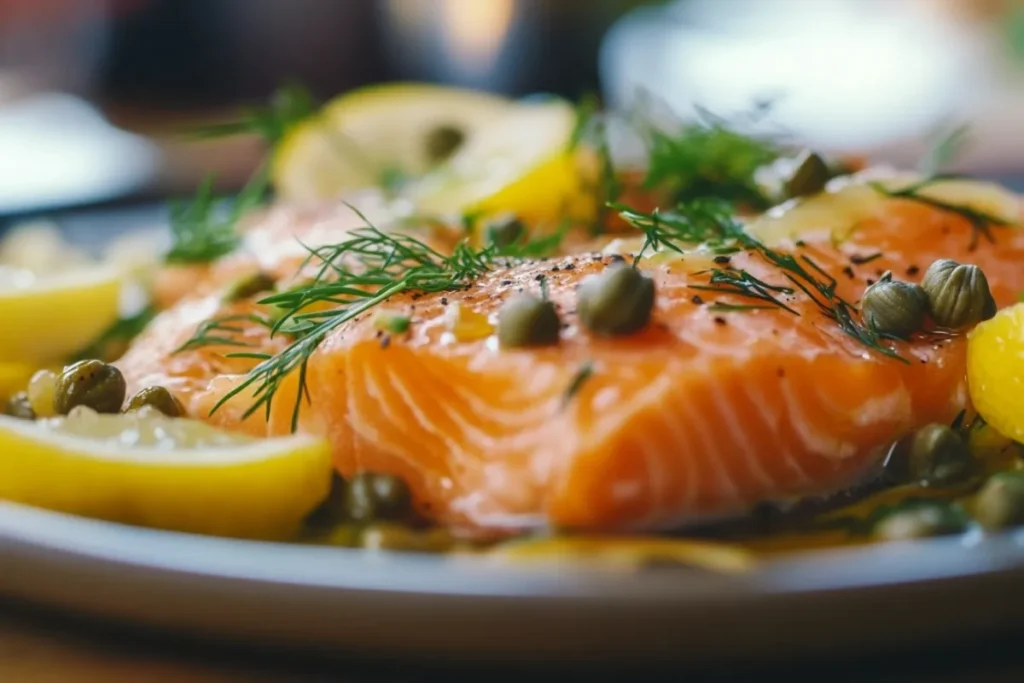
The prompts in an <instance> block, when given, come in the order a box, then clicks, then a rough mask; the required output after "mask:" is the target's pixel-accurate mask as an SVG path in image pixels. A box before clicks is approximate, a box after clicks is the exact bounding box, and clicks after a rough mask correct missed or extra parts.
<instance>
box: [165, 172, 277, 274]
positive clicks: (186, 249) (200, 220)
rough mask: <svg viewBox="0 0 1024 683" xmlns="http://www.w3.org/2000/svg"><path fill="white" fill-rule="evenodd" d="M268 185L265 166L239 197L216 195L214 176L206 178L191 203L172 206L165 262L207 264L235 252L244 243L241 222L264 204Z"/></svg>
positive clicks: (247, 184)
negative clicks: (241, 236)
mask: <svg viewBox="0 0 1024 683" xmlns="http://www.w3.org/2000/svg"><path fill="white" fill-rule="evenodd" d="M268 182H269V181H268V173H267V170H266V167H262V168H260V169H259V170H258V171H257V172H256V173H255V174H254V175H253V177H252V178H251V179H250V180H249V182H248V183H246V186H245V187H244V188H242V191H241V192H239V194H238V196H236V197H234V198H232V199H227V198H223V197H217V196H216V195H215V193H214V188H213V183H214V179H213V176H212V175H207V176H206V178H205V179H204V180H203V182H202V183H200V184H199V189H198V190H197V191H196V196H195V198H194V199H193V200H192V201H191V202H189V203H187V204H172V205H171V207H170V227H171V248H170V250H169V251H168V252H167V254H166V256H165V257H164V258H165V260H166V262H167V263H178V264H188V263H208V262H210V261H214V260H216V259H218V258H220V257H221V256H224V255H225V254H228V253H230V252H232V251H233V250H234V249H235V247H237V246H238V244H239V242H240V240H241V238H240V236H239V234H238V232H237V230H236V226H237V224H238V221H239V220H240V219H241V217H242V216H243V215H244V214H246V213H248V212H249V211H251V210H252V209H254V208H256V207H257V206H259V205H260V204H262V203H263V201H264V198H265V196H266V192H267V186H268ZM225 204H226V205H227V211H226V212H225V210H224V209H225Z"/></svg>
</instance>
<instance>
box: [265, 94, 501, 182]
mask: <svg viewBox="0 0 1024 683" xmlns="http://www.w3.org/2000/svg"><path fill="white" fill-rule="evenodd" d="M510 104H511V102H510V100H507V99H505V98H503V97H498V96H496V95H491V94H488V93H483V92H477V91H473V90H466V89H462V88H452V87H445V86H436V85H428V84H417V83H395V84H389V85H382V86H373V87H368V88H362V89H359V90H355V91H353V92H350V93H347V94H345V95H341V96H339V97H337V98H335V99H334V100H332V101H331V102H328V103H327V104H326V105H325V106H324V108H323V109H322V110H321V112H320V114H319V115H318V116H315V117H313V118H311V119H308V120H307V121H305V122H303V123H302V124H300V125H298V126H296V127H295V128H294V129H292V131H291V132H290V133H289V134H288V135H286V136H285V138H284V139H283V140H282V141H281V143H280V144H279V145H278V147H277V149H276V150H275V153H274V158H273V162H272V165H271V178H272V180H273V183H274V187H275V189H276V190H277V192H278V194H279V195H280V196H281V197H282V198H284V199H291V200H299V201H302V200H314V199H329V198H333V197H337V196H339V195H340V194H342V193H344V192H346V191H348V190H354V189H359V188H365V187H376V186H378V185H380V184H381V183H382V182H384V181H385V180H386V179H387V178H388V177H389V176H391V177H395V176H399V177H410V178H411V177H416V176H419V175H422V174H423V173H425V172H426V171H427V170H429V169H430V168H431V167H432V166H433V165H436V163H437V162H438V161H439V159H438V158H437V155H438V153H440V152H451V151H454V150H455V149H457V148H458V146H459V145H460V144H463V143H464V141H466V140H470V139H472V138H474V137H475V136H476V131H477V130H478V129H479V128H480V127H482V126H484V125H486V124H488V123H489V122H490V121H492V120H493V119H494V118H495V117H496V116H498V115H499V114H500V113H501V112H503V111H504V110H505V109H506V108H507V107H508V106H510ZM446 138H447V139H446ZM438 145H440V147H438Z"/></svg>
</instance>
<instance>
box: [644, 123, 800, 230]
mask: <svg viewBox="0 0 1024 683" xmlns="http://www.w3.org/2000/svg"><path fill="white" fill-rule="evenodd" d="M765 111H766V108H758V109H757V111H756V114H757V116H758V117H759V116H762V115H763V114H764V113H765ZM699 114H700V118H699V120H698V121H697V122H695V123H691V124H688V125H683V126H681V127H679V128H678V129H677V130H668V131H666V130H664V129H663V128H661V127H658V126H654V125H648V126H646V130H641V133H642V134H643V135H644V137H645V138H646V144H647V158H648V167H647V174H646V176H645V178H644V183H643V184H644V187H645V188H646V189H648V190H655V189H664V190H667V191H668V192H669V193H670V195H671V197H672V199H673V200H674V201H676V202H686V201H691V200H693V199H698V198H708V197H714V198H718V199H724V200H727V201H729V202H731V203H733V204H737V205H744V206H747V207H749V208H752V209H757V210H760V209H767V208H769V207H770V206H771V205H772V204H773V202H772V200H771V198H770V197H767V196H766V195H765V192H764V191H763V189H762V188H761V187H760V186H759V185H758V183H757V182H756V179H755V174H756V173H757V171H758V169H759V168H761V167H763V166H765V165H767V164H769V163H771V162H773V161H775V160H776V159H778V158H779V157H780V156H782V154H783V150H782V148H781V146H780V145H779V144H778V143H777V142H775V141H773V140H769V139H766V138H758V137H754V136H752V135H747V134H744V133H741V132H739V131H738V130H737V127H736V126H735V124H734V123H733V122H730V121H727V120H725V119H723V118H721V117H718V116H714V115H713V114H710V113H708V112H707V111H703V110H701V111H699ZM751 118H752V120H756V118H754V117H751Z"/></svg>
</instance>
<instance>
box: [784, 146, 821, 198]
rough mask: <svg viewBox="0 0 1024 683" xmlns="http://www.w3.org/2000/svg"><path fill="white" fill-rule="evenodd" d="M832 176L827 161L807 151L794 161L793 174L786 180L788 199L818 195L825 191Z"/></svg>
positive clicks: (785, 187)
mask: <svg viewBox="0 0 1024 683" xmlns="http://www.w3.org/2000/svg"><path fill="white" fill-rule="evenodd" d="M831 176H832V172H831V170H830V169H829V167H828V164H827V163H825V160H824V159H822V158H821V157H820V156H818V155H817V154H815V153H814V152H811V151H809V150H805V151H804V152H802V153H801V154H800V156H798V157H797V158H796V159H795V160H794V168H793V172H792V173H791V174H790V176H789V178H787V179H786V182H785V184H784V189H785V192H786V197H787V198H788V199H793V198H794V197H806V196H807V195H812V194H817V193H819V192H821V191H822V190H824V189H825V186H826V185H827V184H828V181H829V180H830V179H831Z"/></svg>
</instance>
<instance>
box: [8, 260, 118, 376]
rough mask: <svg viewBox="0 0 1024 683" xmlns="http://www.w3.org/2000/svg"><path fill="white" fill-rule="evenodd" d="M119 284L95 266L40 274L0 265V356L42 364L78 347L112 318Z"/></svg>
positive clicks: (109, 271)
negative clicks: (1, 323) (0, 320)
mask: <svg viewBox="0 0 1024 683" xmlns="http://www.w3.org/2000/svg"><path fill="white" fill-rule="evenodd" d="M121 284H122V278H121V275H120V274H119V273H118V272H117V271H116V270H114V269H111V268H104V267H98V266H97V267H86V268H79V269H76V270H74V271H71V272H68V273H65V274H59V275H58V274H51V275H40V276H37V275H34V274H33V273H32V272H30V271H27V270H22V269H16V268H10V267H6V266H0V319H3V321H4V324H3V325H2V326H0V359H2V360H3V362H5V363H17V364H27V365H35V366H42V365H46V364H49V363H52V362H55V361H58V360H62V359H64V358H66V357H68V356H69V355H71V354H73V353H75V352H76V351H78V350H79V349H82V348H83V347H85V346H86V345H87V344H89V342H91V341H92V340H94V339H95V338H96V337H97V336H99V334H100V333H101V332H103V331H104V330H105V329H107V328H108V327H109V326H110V325H111V324H112V323H113V322H114V321H115V320H117V317H118V314H119V307H120V297H121Z"/></svg>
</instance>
